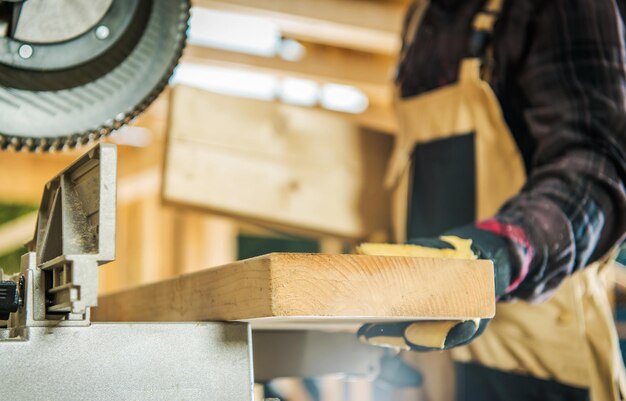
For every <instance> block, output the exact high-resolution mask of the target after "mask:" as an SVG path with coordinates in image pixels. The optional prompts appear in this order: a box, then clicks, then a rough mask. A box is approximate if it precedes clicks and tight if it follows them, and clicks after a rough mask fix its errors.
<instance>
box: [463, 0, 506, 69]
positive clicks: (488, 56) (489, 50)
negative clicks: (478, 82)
mask: <svg viewBox="0 0 626 401" xmlns="http://www.w3.org/2000/svg"><path fill="white" fill-rule="evenodd" d="M503 3H504V0H487V2H486V4H485V7H483V9H482V10H481V11H480V12H478V14H476V16H475V17H474V20H473V21H472V33H471V35H470V43H469V57H470V58H477V59H480V60H482V68H481V76H482V79H483V80H485V81H489V80H490V79H491V75H492V73H493V68H494V59H493V47H492V39H493V28H494V26H495V24H496V21H498V18H499V17H500V14H501V12H502V4H503ZM462 64H463V63H462Z"/></svg>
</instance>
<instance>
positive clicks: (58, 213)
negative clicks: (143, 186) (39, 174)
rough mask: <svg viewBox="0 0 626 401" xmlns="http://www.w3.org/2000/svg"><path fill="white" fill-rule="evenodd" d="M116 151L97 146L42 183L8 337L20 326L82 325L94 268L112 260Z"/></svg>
mask: <svg viewBox="0 0 626 401" xmlns="http://www.w3.org/2000/svg"><path fill="white" fill-rule="evenodd" d="M116 175H117V149H116V146H115V145H111V144H99V145H97V146H95V147H94V148H93V149H91V150H90V151H88V152H87V153H86V154H85V155H83V156H82V157H80V158H79V159H78V160H76V161H75V162H74V163H73V164H72V165H70V166H69V167H68V168H66V169H65V170H64V171H62V172H61V173H59V174H58V175H57V176H56V177H54V178H53V179H51V180H50V181H49V182H48V183H47V184H46V186H45V188H44V192H43V196H42V200H41V205H40V208H39V214H38V218H37V226H36V230H35V236H34V238H33V240H32V241H31V242H30V243H29V244H27V246H28V249H29V253H27V254H25V255H24V256H23V257H22V269H21V273H20V275H18V276H14V277H13V278H12V280H14V281H20V280H22V282H23V288H22V289H21V295H22V306H21V307H20V309H19V310H18V312H17V313H14V314H12V315H11V318H10V320H9V321H8V328H9V329H10V330H11V334H10V335H9V337H10V338H14V337H20V336H22V335H23V329H24V328H26V327H40V326H76V325H81V326H88V325H89V323H90V321H89V311H90V308H91V307H94V306H96V305H97V300H98V270H97V267H98V266H100V265H102V264H104V263H107V262H110V261H112V260H114V259H115V214H116Z"/></svg>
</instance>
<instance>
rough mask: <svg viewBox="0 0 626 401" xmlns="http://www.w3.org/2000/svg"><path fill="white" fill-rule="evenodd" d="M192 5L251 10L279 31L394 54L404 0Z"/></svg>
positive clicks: (200, 0) (212, 0)
mask: <svg viewBox="0 0 626 401" xmlns="http://www.w3.org/2000/svg"><path fill="white" fill-rule="evenodd" d="M192 4H193V5H194V6H198V7H204V8H210V9H215V10H223V11H231V12H239V13H245V14H252V15H255V16H258V17H262V18H265V19H267V20H270V21H272V22H273V23H274V24H276V25H277V26H278V28H279V29H280V31H281V34H282V35H283V36H285V37H288V38H293V39H298V40H305V41H310V42H315V43H321V44H327V45H332V46H338V47H345V48H349V49H357V50H362V51H370V52H375V53H381V54H396V53H397V52H398V50H399V49H400V31H401V28H402V20H403V17H404V12H405V9H406V5H405V4H401V3H397V2H381V1H371V0H194V1H193V2H192Z"/></svg>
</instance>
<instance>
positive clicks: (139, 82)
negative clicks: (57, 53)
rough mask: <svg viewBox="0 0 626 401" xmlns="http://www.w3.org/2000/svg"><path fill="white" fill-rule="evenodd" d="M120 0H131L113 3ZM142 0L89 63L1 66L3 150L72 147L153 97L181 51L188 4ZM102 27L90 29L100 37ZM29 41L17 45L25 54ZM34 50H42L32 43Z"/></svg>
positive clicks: (119, 121) (107, 129)
mask: <svg viewBox="0 0 626 401" xmlns="http://www.w3.org/2000/svg"><path fill="white" fill-rule="evenodd" d="M120 1H121V2H124V1H127V0H114V1H113V3H115V2H120ZM139 3H140V6H139V8H138V9H137V18H136V19H135V20H134V21H133V24H132V25H131V26H129V28H128V30H127V32H124V35H122V38H121V39H119V40H120V43H119V44H117V43H116V45H115V46H111V49H108V50H107V51H106V52H104V53H103V54H100V55H98V56H97V57H96V58H94V59H93V60H90V61H89V62H87V63H83V64H81V65H79V66H77V67H72V68H68V69H65V70H64V69H60V70H59V69H57V70H49V71H46V70H43V71H42V70H35V69H26V68H19V67H15V66H14V65H6V64H4V65H3V64H0V76H2V77H3V78H2V79H0V121H1V122H2V123H0V148H3V149H6V148H7V147H12V148H15V149H18V150H31V151H34V150H43V151H49V150H60V149H65V148H73V147H75V146H77V145H81V144H86V143H89V142H92V141H94V140H97V139H99V138H101V137H103V136H105V135H108V134H110V133H111V132H112V131H113V130H115V129H117V128H119V127H121V126H122V125H124V124H126V123H128V122H130V121H131V120H132V119H133V118H135V117H136V116H137V115H138V114H140V113H141V112H142V111H143V110H144V109H145V108H146V107H147V106H148V105H149V104H150V103H152V101H153V100H154V99H155V98H156V97H157V96H158V94H159V93H161V92H162V91H163V89H164V88H165V86H166V85H167V82H168V80H169V77H170V76H171V74H172V72H173V70H174V67H175V66H176V64H177V63H178V60H179V59H180V56H181V54H182V50H183V47H184V44H185V39H186V31H187V24H188V19H189V10H190V3H189V0H139ZM111 9H112V10H114V9H115V7H113V6H112V7H111ZM109 17H110V16H109ZM100 26H102V25H100V24H96V26H94V28H93V29H91V30H89V31H88V32H86V33H85V34H84V35H96V34H97V32H96V30H97V29H98V28H99V27H100ZM101 31H102V28H101ZM100 33H101V32H100ZM84 35H83V36H84ZM118 37H119V35H118ZM79 39H81V38H77V40H79ZM83 39H84V38H83ZM87 39H89V40H93V38H87ZM25 45H26V46H28V44H25V43H20V42H16V43H15V44H14V46H17V48H16V49H13V50H14V51H15V53H16V54H15V57H21V56H20V47H22V46H25ZM63 45H64V46H67V45H68V43H67V42H64V43H63ZM46 46H48V47H47V48H46V50H47V51H49V50H50V47H49V46H50V45H46ZM5 49H6V47H5ZM31 49H32V51H37V47H36V46H34V45H33V46H32V48H31ZM9 50H10V49H9ZM1 51H7V50H0V52H1ZM24 54H25V55H28V52H25V53H24ZM0 56H1V55H0ZM5 59H6V58H5Z"/></svg>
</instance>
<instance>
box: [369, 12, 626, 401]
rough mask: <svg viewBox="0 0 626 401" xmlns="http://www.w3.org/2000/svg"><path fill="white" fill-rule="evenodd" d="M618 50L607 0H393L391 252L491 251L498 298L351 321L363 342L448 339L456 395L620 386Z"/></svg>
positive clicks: (622, 207)
mask: <svg viewBox="0 0 626 401" xmlns="http://www.w3.org/2000/svg"><path fill="white" fill-rule="evenodd" d="M625 60H626V54H625V50H624V26H623V23H622V19H621V16H620V13H619V7H618V4H617V3H615V1H614V0H526V1H521V0H504V1H502V0H487V1H485V0H431V1H430V2H428V1H419V2H416V3H415V4H413V5H412V6H411V7H410V9H409V13H408V16H407V20H406V22H405V35H404V45H403V49H402V54H401V58H400V63H399V66H398V72H397V79H396V83H397V92H398V96H397V102H396V104H397V111H398V120H399V126H400V133H399V134H398V137H397V139H396V147H395V150H394V153H393V156H392V160H391V163H390V168H389V171H388V184H389V185H390V187H392V188H394V194H395V197H396V201H395V204H396V207H395V218H394V220H395V222H396V228H397V229H396V240H397V242H405V241H404V240H405V238H408V239H409V240H408V241H406V242H407V243H408V244H409V245H398V246H397V252H399V253H403V254H406V253H409V254H415V255H421V254H433V252H434V253H435V254H437V252H439V253H441V254H442V255H443V254H444V253H446V254H452V256H454V254H455V253H459V254H461V253H465V254H467V253H468V252H469V253H470V254H471V257H477V258H483V259H489V260H492V261H493V263H494V276H495V291H496V296H497V299H498V301H499V302H498V305H497V311H496V316H495V318H494V319H493V320H492V321H491V322H488V321H475V320H468V321H459V322H406V323H396V324H368V325H364V326H363V327H362V328H361V329H360V330H359V333H358V335H359V337H360V338H361V339H362V340H363V341H366V342H368V343H370V344H375V345H383V346H391V347H395V348H400V349H407V350H413V351H425V350H426V351H427V350H433V349H452V351H451V352H452V354H453V357H454V360H455V373H456V375H455V376H456V379H455V381H456V399H457V400H463V401H469V400H480V401H490V400H507V401H516V400H547V401H550V400H569V401H577V400H588V399H591V400H593V401H609V400H622V399H624V397H625V396H626V374H625V372H624V366H623V363H622V361H621V356H620V353H619V348H618V339H617V334H616V331H615V327H614V323H613V319H612V313H611V306H610V303H609V301H608V299H607V289H606V283H607V281H606V275H607V274H608V271H609V269H608V266H610V259H611V255H612V251H613V250H614V249H615V247H616V246H617V245H619V244H620V243H621V242H622V241H623V240H624V237H625V235H624V233H625V231H626V190H625V182H626V69H625ZM411 244H412V245H411ZM361 252H362V253H369V254H390V252H389V247H377V246H376V245H371V244H364V245H362V247H361ZM393 252H395V251H392V252H391V253H393ZM466 344H467V345H466ZM426 384H427V383H426Z"/></svg>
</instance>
